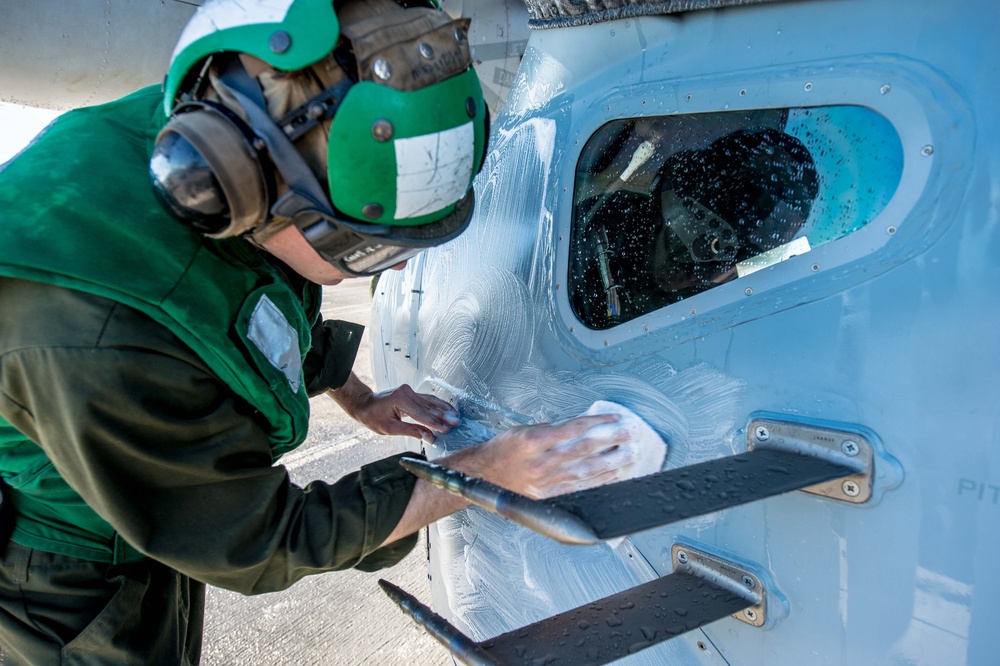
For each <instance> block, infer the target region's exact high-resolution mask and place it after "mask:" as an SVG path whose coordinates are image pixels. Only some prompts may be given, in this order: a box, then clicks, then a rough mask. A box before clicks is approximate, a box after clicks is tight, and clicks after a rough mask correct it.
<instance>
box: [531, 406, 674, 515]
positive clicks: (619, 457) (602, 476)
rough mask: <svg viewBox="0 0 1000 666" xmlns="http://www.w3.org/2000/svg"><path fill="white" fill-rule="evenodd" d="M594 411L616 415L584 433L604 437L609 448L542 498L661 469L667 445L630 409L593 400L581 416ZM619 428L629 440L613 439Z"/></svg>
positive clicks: (590, 458)
mask: <svg viewBox="0 0 1000 666" xmlns="http://www.w3.org/2000/svg"><path fill="white" fill-rule="evenodd" d="M597 414H617V415H618V416H619V420H618V421H617V422H615V423H602V424H600V425H596V426H594V427H593V428H591V429H590V430H588V431H587V432H586V434H585V435H584V437H586V438H588V439H595V438H596V439H600V438H602V437H603V438H607V439H608V448H607V449H604V450H602V451H601V452H600V453H596V454H594V455H592V456H590V457H589V458H587V459H586V460H585V461H584V465H581V467H585V468H586V469H585V471H581V475H580V477H579V478H577V479H575V480H572V481H568V482H565V483H560V484H559V485H558V486H556V487H554V488H550V489H549V490H548V492H547V493H545V494H543V495H542V496H543V497H552V496H555V495H564V494H566V493H572V492H576V491H578V490H586V489H587V488H594V487H597V486H603V485H606V484H608V483H614V482H616V481H624V480H626V479H635V478H637V477H640V476H646V475H648V474H653V473H655V472H659V471H660V468H661V467H662V466H663V461H664V460H665V459H666V457H667V444H666V442H664V441H663V438H661V437H660V436H659V435H658V434H657V433H656V431H655V430H653V429H652V428H651V427H650V425H649V424H648V423H646V422H645V421H643V420H642V418H640V417H639V415H638V414H636V413H635V412H633V411H632V410H630V409H629V408H627V407H625V406H623V405H619V404H618V403H615V402H608V401H606V400H599V401H597V402H595V403H594V404H592V405H591V406H590V408H589V409H588V410H587V411H585V412H584V413H583V414H581V415H580V416H592V415H597ZM621 430H625V431H626V432H627V433H628V440H627V441H626V442H624V443H618V444H616V443H614V442H613V439H614V437H615V436H616V435H617V434H618V433H619V432H620V431H621ZM575 441H579V440H574V442H575ZM574 442H565V443H563V444H560V446H572V444H573V443H574Z"/></svg>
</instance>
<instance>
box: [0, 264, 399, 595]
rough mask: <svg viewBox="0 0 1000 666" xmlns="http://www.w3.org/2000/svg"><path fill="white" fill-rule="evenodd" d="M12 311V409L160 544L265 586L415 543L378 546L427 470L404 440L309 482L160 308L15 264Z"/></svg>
mask: <svg viewBox="0 0 1000 666" xmlns="http://www.w3.org/2000/svg"><path fill="white" fill-rule="evenodd" d="M0 311H2V312H4V317H3V323H0V414H2V415H3V416H4V417H6V418H8V420H10V421H11V423H12V424H13V425H14V426H15V427H17V428H18V429H19V430H21V432H23V433H24V434H25V435H27V436H28V437H29V438H30V439H32V440H33V441H34V442H36V443H38V444H39V445H40V446H41V447H42V448H43V449H44V450H45V452H46V454H47V455H48V457H49V459H50V460H51V462H52V463H53V464H54V465H55V467H56V469H57V470H58V471H59V473H60V474H61V475H62V476H63V478H64V479H65V480H66V481H67V482H68V483H69V484H70V485H71V486H72V487H73V489H74V490H76V491H77V492H78V493H79V494H80V495H81V496H82V497H83V498H84V500H85V501H86V502H87V503H88V504H89V505H90V506H91V507H92V508H93V509H94V510H95V511H96V512H97V513H98V514H99V515H100V516H101V517H102V518H104V519H105V520H107V521H108V522H109V523H111V524H112V525H113V526H114V527H115V529H116V530H118V532H119V533H120V534H121V535H122V537H124V538H125V539H126V540H127V541H128V542H129V543H130V544H132V545H133V546H135V547H136V548H138V549H139V550H140V551H142V552H143V553H146V554H147V555H149V556H150V557H153V558H155V559H157V560H159V561H161V562H163V563H165V564H167V565H169V566H171V567H173V568H175V569H177V570H178V571H181V572H182V573H185V574H187V575H189V576H191V577H193V578H195V579H198V580H201V581H204V582H206V583H210V584H212V585H216V586H219V587H224V588H228V589H232V590H236V591H239V592H242V593H244V594H255V593H260V592H268V591H274V590H281V589H284V588H287V587H288V586H290V585H291V584H292V583H294V582H295V581H297V580H298V579H300V578H302V577H303V576H306V575H308V574H314V573H319V572H323V571H328V570H333V569H344V568H349V567H358V568H360V569H364V570H373V569H377V568H381V567H385V566H390V565H392V564H395V563H396V562H397V561H399V560H400V559H401V558H402V557H403V556H404V555H405V554H406V553H407V552H409V550H411V549H412V547H413V545H414V544H415V542H416V537H415V536H412V537H409V538H407V539H403V540H401V541H399V542H396V543H394V544H391V545H390V546H388V547H386V548H381V549H379V548H378V547H377V546H378V545H379V544H381V543H382V542H383V541H384V540H385V538H386V537H387V536H388V535H389V533H390V532H391V531H392V529H393V528H394V527H395V525H396V523H397V522H398V521H399V519H400V517H401V516H402V514H403V510H404V509H405V507H406V504H407V503H408V501H409V498H410V494H411V492H412V489H413V485H414V478H413V477H412V476H411V475H410V474H408V473H407V472H405V471H404V470H403V469H402V468H401V467H400V466H399V465H398V456H397V457H392V458H388V459H385V460H381V461H378V462H375V463H372V464H370V465H367V466H365V467H363V468H362V469H361V470H360V471H359V472H357V473H354V474H350V475H348V476H346V477H344V478H342V479H340V480H339V481H337V482H335V483H327V482H325V481H314V482H312V483H310V484H309V485H308V486H306V487H305V488H301V487H298V486H296V485H294V484H293V483H291V481H290V480H289V477H288V474H287V472H286V470H285V469H284V468H283V467H281V466H272V464H271V452H270V449H269V444H268V440H267V437H266V435H265V432H264V429H263V427H264V425H265V424H261V423H259V422H257V421H256V420H255V414H254V411H253V410H252V409H251V408H250V407H249V406H248V405H247V404H246V403H245V402H243V401H242V400H240V399H239V398H237V397H235V396H234V395H233V393H232V392H231V391H229V390H228V388H227V387H226V386H225V385H223V384H222V383H220V382H219V381H218V380H217V379H216V378H215V377H214V376H213V375H212V374H211V373H210V372H209V371H208V369H207V368H206V367H205V366H204V364H203V363H202V362H201V361H200V360H199V359H198V358H197V357H196V356H195V355H194V354H193V353H192V352H191V351H190V350H189V349H187V348H186V347H185V346H184V345H183V344H181V343H180V342H179V341H178V340H177V339H176V338H175V337H174V336H173V335H172V334H171V333H169V332H168V331H167V330H165V329H164V328H162V327H160V326H159V325H157V324H155V323H154V322H152V321H151V320H149V319H148V318H146V317H145V315H142V314H140V313H138V312H137V311H135V310H132V309H131V308H128V307H126V306H123V305H120V304H115V303H112V302H110V301H107V300H105V299H102V298H99V297H96V296H90V295H85V294H82V293H79V292H72V291H69V290H65V289H61V288H58V287H52V286H48V285H42V284H37V283H28V282H23V281H17V280H0Z"/></svg>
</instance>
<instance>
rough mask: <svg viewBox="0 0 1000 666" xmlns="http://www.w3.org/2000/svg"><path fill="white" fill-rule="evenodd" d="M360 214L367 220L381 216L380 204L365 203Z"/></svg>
mask: <svg viewBox="0 0 1000 666" xmlns="http://www.w3.org/2000/svg"><path fill="white" fill-rule="evenodd" d="M361 214H362V215H364V216H365V217H367V218H368V219H369V220H374V219H377V218H379V217H382V206H381V205H379V204H377V203H370V204H365V206H364V208H362V209H361Z"/></svg>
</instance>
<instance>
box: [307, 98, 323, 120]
mask: <svg viewBox="0 0 1000 666" xmlns="http://www.w3.org/2000/svg"><path fill="white" fill-rule="evenodd" d="M306 113H308V114H309V117H310V118H312V119H313V120H319V119H321V118H322V117H323V116H325V115H326V105H325V104H323V103H322V102H313V103H312V104H310V105H309V108H308V109H306Z"/></svg>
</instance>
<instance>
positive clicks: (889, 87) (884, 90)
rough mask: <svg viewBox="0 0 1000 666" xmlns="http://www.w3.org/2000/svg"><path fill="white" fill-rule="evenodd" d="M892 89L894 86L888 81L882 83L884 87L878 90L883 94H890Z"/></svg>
mask: <svg viewBox="0 0 1000 666" xmlns="http://www.w3.org/2000/svg"><path fill="white" fill-rule="evenodd" d="M890 90H892V86H890V85H889V84H888V83H885V84H882V87H881V88H879V89H878V91H879V92H880V93H882V94H883V95H888V94H889V91H890Z"/></svg>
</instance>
